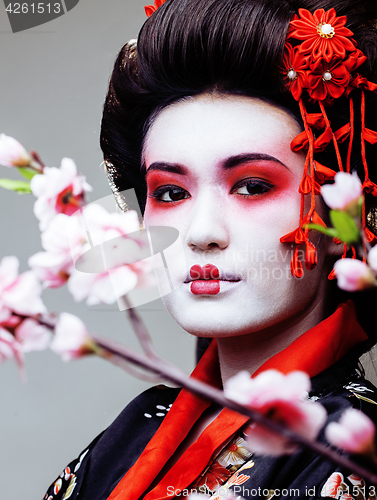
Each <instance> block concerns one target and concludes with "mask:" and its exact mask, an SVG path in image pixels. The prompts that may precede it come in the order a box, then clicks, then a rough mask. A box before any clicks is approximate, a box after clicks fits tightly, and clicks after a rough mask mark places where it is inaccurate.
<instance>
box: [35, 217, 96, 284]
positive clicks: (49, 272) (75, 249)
mask: <svg viewBox="0 0 377 500" xmlns="http://www.w3.org/2000/svg"><path fill="white" fill-rule="evenodd" d="M41 240H42V246H43V248H44V249H45V250H46V251H45V252H38V253H36V254H35V255H33V256H32V257H30V259H29V266H30V267H31V268H32V269H33V271H34V272H35V273H36V275H37V277H38V278H39V280H40V281H41V282H42V283H43V285H44V286H45V287H49V288H56V287H59V286H62V285H64V284H65V283H66V282H67V280H68V279H69V277H70V275H71V273H72V271H73V270H74V262H75V260H76V259H77V258H78V257H79V256H80V255H81V254H82V253H83V252H84V251H85V250H86V249H88V248H89V244H88V243H87V241H86V233H85V229H84V228H83V227H82V225H81V224H80V219H79V217H78V216H75V215H74V216H71V217H69V216H68V215H65V214H58V215H56V216H55V217H54V218H53V220H52V221H51V222H50V224H49V225H48V226H47V228H46V229H45V231H43V233H42V235H41Z"/></svg>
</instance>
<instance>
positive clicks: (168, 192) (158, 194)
mask: <svg viewBox="0 0 377 500" xmlns="http://www.w3.org/2000/svg"><path fill="white" fill-rule="evenodd" d="M150 196H151V197H152V198H155V199H157V200H158V201H163V202H165V203H171V202H174V201H180V200H185V199H186V198H189V197H190V195H189V193H188V192H187V191H186V190H185V189H182V188H178V187H171V188H170V187H162V188H159V189H156V191H154V192H153V193H151V194H150Z"/></svg>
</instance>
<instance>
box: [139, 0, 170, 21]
mask: <svg viewBox="0 0 377 500" xmlns="http://www.w3.org/2000/svg"><path fill="white" fill-rule="evenodd" d="M165 1H166V0H154V5H146V6H145V7H144V9H145V13H146V15H147V17H150V16H151V15H152V14H153V12H155V11H156V10H157V9H158V8H159V7H161V5H162V4H163V3H165Z"/></svg>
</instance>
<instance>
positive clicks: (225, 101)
mask: <svg viewBox="0 0 377 500" xmlns="http://www.w3.org/2000/svg"><path fill="white" fill-rule="evenodd" d="M300 131H301V130H300V128H299V126H298V124H297V123H296V121H295V120H294V119H293V118H292V116H291V115H289V114H288V113H287V112H285V111H284V110H282V109H280V108H278V107H275V106H273V105H271V104H267V103H265V102H263V101H261V100H259V99H255V98H248V97H240V96H229V95H217V96H213V95H201V96H199V97H195V98H189V99H186V100H185V101H181V102H178V103H176V104H173V105H171V106H169V107H167V108H165V109H164V110H163V111H162V112H161V113H160V114H159V115H158V116H157V118H156V119H155V121H154V123H153V125H152V126H151V128H150V130H149V133H148V135H147V137H146V140H145V146H144V160H145V165H146V169H147V176H146V179H147V186H148V199H147V204H146V210H145V223H146V224H147V225H167V226H173V227H175V228H177V229H178V230H179V233H180V236H181V238H182V241H183V245H184V253H185V258H186V262H183V261H182V259H179V258H177V259H175V260H174V261H173V263H172V258H171V255H172V254H173V252H174V248H173V249H172V248H170V249H169V251H167V253H169V255H170V258H168V262H169V270H170V273H171V276H172V280H173V282H174V285H175V286H176V287H177V288H176V289H175V290H174V292H172V293H171V294H169V295H167V296H166V297H164V303H165V305H166V307H167V309H168V310H169V312H170V313H171V314H172V316H173V317H174V318H175V320H176V321H177V322H178V323H179V324H180V325H181V326H182V327H183V328H184V329H185V330H187V331H188V332H190V333H192V334H194V335H198V336H217V337H225V336H234V335H242V334H246V333H252V332H257V331H261V330H263V329H266V328H270V327H273V328H274V327H276V328H278V329H279V325H280V327H281V325H283V324H284V325H285V327H286V326H287V325H290V324H292V325H294V324H295V323H296V321H298V318H300V317H302V316H303V315H305V313H307V312H308V311H309V310H311V309H312V308H313V307H315V306H316V305H318V304H320V303H322V300H323V297H322V295H323V293H322V291H321V292H320V293H317V292H318V291H319V290H320V288H321V287H320V284H321V281H322V275H323V273H322V272H321V271H322V267H323V256H321V255H320V257H319V264H318V266H317V268H316V269H315V270H314V271H306V270H305V272H304V276H303V278H301V279H297V278H293V277H292V276H291V273H290V260H291V256H292V248H291V246H290V245H289V244H282V243H280V241H279V239H280V237H281V236H283V235H285V234H286V233H289V232H290V231H293V230H294V229H296V227H297V226H298V223H299V213H300V194H299V192H298V187H299V184H300V181H301V178H302V175H303V168H304V162H305V158H304V156H303V155H301V154H297V153H293V152H292V151H291V148H290V143H291V141H292V139H293V138H294V137H295V136H297V135H298V134H299V133H300ZM177 255H178V254H177ZM206 264H212V265H214V266H216V267H217V268H218V269H219V274H220V276H219V278H220V279H219V285H220V288H219V291H218V288H217V289H216V287H217V286H218V285H217V284H216V283H215V282H214V280H213V281H212V282H207V283H203V282H202V285H203V287H202V288H201V285H200V283H199V282H197V283H196V285H192V283H191V282H190V280H192V278H190V272H189V271H190V268H191V266H193V265H200V266H203V265H206ZM196 277H198V276H196ZM213 277H216V276H213ZM193 287H194V288H193ZM195 287H196V288H195ZM193 290H194V291H195V290H196V291H199V292H202V293H193ZM216 292H218V293H216Z"/></svg>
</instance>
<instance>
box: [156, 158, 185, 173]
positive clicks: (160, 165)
mask: <svg viewBox="0 0 377 500" xmlns="http://www.w3.org/2000/svg"><path fill="white" fill-rule="evenodd" d="M151 170H162V171H163V172H172V173H173V174H179V175H187V174H188V170H187V168H186V167H184V166H183V165H180V164H179V163H167V162H159V161H156V162H154V163H151V164H150V165H149V167H148V170H147V175H148V172H150V171H151Z"/></svg>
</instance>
